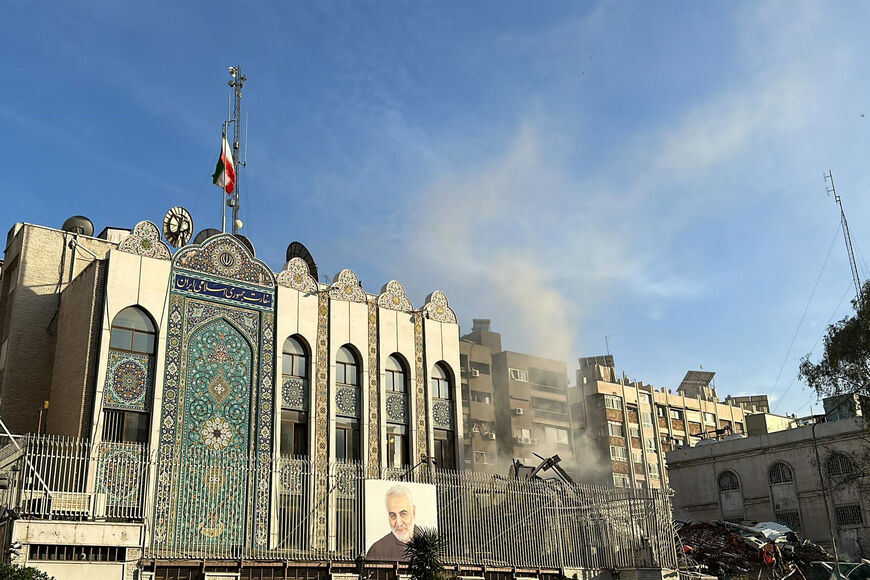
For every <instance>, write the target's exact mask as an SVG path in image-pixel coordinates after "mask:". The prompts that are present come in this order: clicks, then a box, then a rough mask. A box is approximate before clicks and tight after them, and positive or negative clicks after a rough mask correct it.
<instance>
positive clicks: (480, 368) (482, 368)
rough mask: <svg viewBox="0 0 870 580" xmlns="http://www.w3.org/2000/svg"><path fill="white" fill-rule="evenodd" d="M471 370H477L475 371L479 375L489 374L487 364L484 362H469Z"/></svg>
mask: <svg viewBox="0 0 870 580" xmlns="http://www.w3.org/2000/svg"><path fill="white" fill-rule="evenodd" d="M471 370H473V371H477V373H478V374H479V375H488V374H489V365H488V364H486V363H479V362H472V363H471ZM472 374H473V373H472Z"/></svg>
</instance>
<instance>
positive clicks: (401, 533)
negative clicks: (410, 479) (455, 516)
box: [366, 485, 417, 562]
mask: <svg viewBox="0 0 870 580" xmlns="http://www.w3.org/2000/svg"><path fill="white" fill-rule="evenodd" d="M384 499H385V500H386V505H387V517H388V518H389V522H390V530H391V531H390V533H388V534H387V535H386V536H384V537H383V538H381V539H380V540H378V541H377V542H375V543H374V544H372V547H371V548H369V551H368V553H367V554H366V560H381V561H387V562H404V561H407V559H408V558H407V557H406V556H405V547H406V546H407V544H408V541H409V540H410V539H411V538H413V537H414V534H415V533H416V531H417V527H416V526H415V525H414V520H415V519H416V517H417V506H416V504H414V499H413V498H412V497H411V491H410V490H409V489H408V488H407V487H405V486H404V485H394V486H393V487H391V488H390V489H389V490H387V494H386V496H385V498H384Z"/></svg>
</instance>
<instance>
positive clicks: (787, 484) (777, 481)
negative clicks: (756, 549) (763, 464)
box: [767, 461, 801, 532]
mask: <svg viewBox="0 0 870 580" xmlns="http://www.w3.org/2000/svg"><path fill="white" fill-rule="evenodd" d="M767 481H768V482H769V483H770V502H771V506H772V507H773V517H774V519H775V520H776V522H777V523H780V524H782V525H784V526H786V527H788V528H791V529H792V530H795V531H796V532H799V531H800V530H801V514H800V504H799V503H798V498H797V491H796V490H795V487H794V473H793V472H792V470H791V467H789V466H788V465H786V464H785V463H783V462H782V461H777V462H776V463H774V464H772V465H771V466H770V469H768V471H767Z"/></svg>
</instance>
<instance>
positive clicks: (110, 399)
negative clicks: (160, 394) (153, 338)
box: [103, 350, 154, 411]
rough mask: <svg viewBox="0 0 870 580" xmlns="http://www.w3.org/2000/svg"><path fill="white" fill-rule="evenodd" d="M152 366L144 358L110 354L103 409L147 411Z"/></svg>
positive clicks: (137, 354)
mask: <svg viewBox="0 0 870 580" xmlns="http://www.w3.org/2000/svg"><path fill="white" fill-rule="evenodd" d="M153 372H154V362H153V360H152V357H151V356H150V355H147V354H140V353H134V352H123V351H116V350H110V351H109V361H108V365H107V366H106V383H105V386H104V389H103V407H105V408H107V409H121V410H124V411H149V410H150V408H151V398H152V397H151V385H153V384H154V377H153Z"/></svg>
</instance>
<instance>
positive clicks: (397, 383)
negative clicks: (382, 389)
mask: <svg viewBox="0 0 870 580" xmlns="http://www.w3.org/2000/svg"><path fill="white" fill-rule="evenodd" d="M384 380H385V382H386V384H387V390H388V391H393V392H396V393H406V392H408V385H407V383H406V375H405V367H404V365H403V364H402V362H401V361H400V360H399V359H398V358H397V356H396V355H391V356H390V358H388V359H387V364H386V365H385V366H384Z"/></svg>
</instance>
